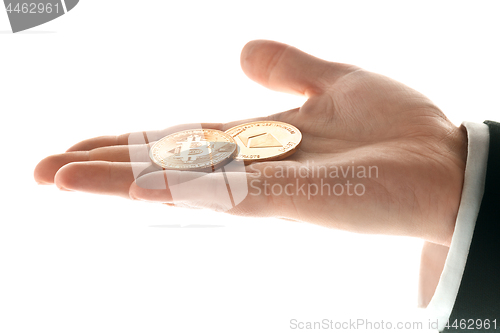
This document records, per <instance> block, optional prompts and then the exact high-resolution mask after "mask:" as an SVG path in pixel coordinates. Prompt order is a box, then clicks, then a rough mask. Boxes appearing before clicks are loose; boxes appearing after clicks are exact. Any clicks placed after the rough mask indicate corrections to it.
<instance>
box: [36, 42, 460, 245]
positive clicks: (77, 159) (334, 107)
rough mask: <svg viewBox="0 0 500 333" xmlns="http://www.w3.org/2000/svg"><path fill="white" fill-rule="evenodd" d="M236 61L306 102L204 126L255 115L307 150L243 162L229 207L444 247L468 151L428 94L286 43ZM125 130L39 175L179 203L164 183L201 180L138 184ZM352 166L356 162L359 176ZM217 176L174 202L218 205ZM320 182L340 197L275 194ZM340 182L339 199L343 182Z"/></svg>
mask: <svg viewBox="0 0 500 333" xmlns="http://www.w3.org/2000/svg"><path fill="white" fill-rule="evenodd" d="M241 65H242V68H243V71H244V72H245V73H246V74H247V76H248V77H250V78H251V79H252V80H254V81H256V82H258V83H260V84H262V85H263V86H265V87H267V88H270V89H273V90H278V91H283V92H288V93H293V94H299V95H303V96H306V97H307V98H308V100H307V102H306V103H305V104H304V105H303V106H302V107H300V108H297V109H293V110H290V111H286V112H282V113H277V114H274V115H271V116H268V117H265V118H257V119H250V120H245V121H237V122H234V123H229V124H203V127H206V128H213V129H219V130H226V129H228V128H230V127H232V126H234V125H236V124H239V123H244V122H248V121H254V120H276V121H282V122H286V123H290V124H292V125H294V126H296V127H297V128H299V129H300V131H301V132H302V135H303V140H302V144H301V146H300V149H299V150H298V151H297V152H296V153H295V154H294V155H292V156H290V157H289V158H287V159H286V160H283V161H272V162H260V163H253V164H251V165H249V166H246V173H247V174H246V178H247V181H248V188H249V193H248V195H247V196H246V197H245V199H244V200H243V201H241V202H240V203H239V204H237V205H236V206H235V207H233V208H231V209H229V210H226V212H228V213H230V214H235V215H245V216H275V217H280V218H286V219H291V220H299V221H305V222H311V223H315V224H319V225H323V226H326V227H332V228H338V229H343V230H348V231H353V232H359V233H377V234H391V235H406V236H413V237H420V238H422V239H425V240H428V241H430V242H434V243H437V244H442V245H448V246H449V244H450V241H451V236H452V234H453V230H454V226H455V219H456V216H457V212H458V207H459V204H460V196H461V191H462V184H463V178H464V170H465V161H466V155H467V137H466V133H465V130H464V129H463V128H457V127H456V126H454V125H453V124H452V123H451V122H450V121H449V120H448V119H447V118H446V117H445V115H444V114H443V113H442V112H441V111H440V110H439V108H438V107H437V106H435V105H434V104H433V103H432V102H431V101H430V100H429V99H427V98H426V97H425V96H423V95H422V94H420V93H419V92H417V91H415V90H413V89H411V88H409V87H407V86H405V85H403V84H401V83H399V82H397V81H394V80H392V79H390V78H387V77H385V76H382V75H379V74H375V73H371V72H368V71H365V70H363V69H360V68H358V67H356V66H352V65H347V64H340V63H333V62H327V61H324V60H321V59H318V58H315V57H313V56H311V55H308V54H306V53H304V52H302V51H299V50H298V49H296V48H293V47H291V46H288V45H285V44H281V43H277V42H272V41H252V42H250V43H248V44H247V45H246V46H245V47H244V49H243V51H242V54H241ZM189 128H190V125H181V126H176V127H173V128H169V129H166V130H163V131H159V132H157V133H154V134H151V133H149V134H148V136H149V137H150V138H151V137H155V138H156V139H159V138H161V137H162V136H165V135H168V134H170V133H173V132H176V131H179V130H183V129H189ZM129 136H130V134H124V135H120V136H111V137H99V138H93V139H89V140H85V141H82V142H80V143H78V144H76V145H75V146H73V147H72V148H70V149H69V150H68V151H67V152H66V153H64V154H60V155H54V156H49V157H47V158H45V159H44V160H42V161H41V162H40V163H39V164H38V166H37V167H36V170H35V179H36V180H37V181H38V182H39V183H46V184H49V183H54V182H55V184H56V185H57V186H58V187H59V188H61V189H67V190H76V191H86V192H92V193H100V194H108V195H118V196H122V197H126V198H133V199H142V200H149V201H158V202H162V203H173V198H172V193H171V191H170V189H169V185H170V186H172V184H168V183H166V184H165V180H166V179H169V181H168V182H170V180H171V179H176V180H177V181H176V182H175V183H181V182H182V181H184V180H188V179H193V178H195V177H198V176H199V174H198V173H196V172H189V171H182V172H179V171H158V172H153V173H150V174H146V175H144V176H142V177H140V178H139V179H137V180H136V179H135V177H134V174H133V171H132V169H133V166H134V165H133V163H150V162H149V159H148V157H147V154H143V156H142V157H141V159H142V160H141V161H142V162H137V161H136V160H135V159H134V160H133V161H132V162H131V160H130V156H131V154H132V153H133V151H135V149H137V151H139V150H141V149H143V148H144V147H141V145H137V147H129V146H128V143H129ZM149 143H150V144H151V142H149ZM306 166H309V171H310V173H309V175H310V177H302V176H299V175H297V176H293V174H292V175H290V177H281V175H282V174H280V173H279V172H280V171H283V169H285V170H286V169H289V170H291V169H295V170H299V168H302V170H304V168H305V167H306ZM312 166H314V169H313V167H312ZM320 167H323V169H321V168H320ZM348 167H350V168H354V170H355V177H352V173H351V171H352V169H348ZM359 167H365V168H366V171H367V172H366V174H365V177H363V175H362V174H361V175H358V174H357V173H358V171H359V170H361V169H360V168H359ZM369 167H375V168H376V170H377V175H375V174H372V175H371V177H368V170H369V169H368V168H369ZM325 168H326V170H328V173H330V172H331V171H332V170H334V169H337V170H344V171H345V170H349V172H348V174H345V175H343V174H342V172H340V174H339V175H338V176H339V177H331V176H326V177H325V174H324V171H321V172H318V170H325ZM372 170H375V169H372ZM264 172H265V173H264ZM318 173H319V174H318ZM278 175H279V176H278ZM302 175H304V172H302ZM268 176H270V178H268ZM217 177H223V174H222V173H213V174H207V175H204V176H203V177H199V178H198V179H199V181H198V184H201V185H200V186H197V187H196V188H195V189H192V191H185V192H184V193H185V194H184V196H183V197H181V198H177V197H176V198H175V199H176V200H177V201H180V202H181V203H182V204H184V205H188V206H195V207H205V208H212V209H220V202H219V201H220V200H221V198H220V196H219V195H217V190H214V188H213V186H214V185H213V184H215V183H216V182H215V180H216V178H217ZM139 180H141V181H142V182H143V183H144V184H147V183H149V184H152V183H159V182H160V183H164V185H163V186H165V189H151V187H149V189H148V187H147V186H140V185H141V182H140V181H139ZM200 182H201V183H200ZM348 182H349V183H348ZM325 183H328V184H330V186H331V187H333V186H335V185H336V184H340V185H342V186H343V188H344V193H343V194H342V195H336V194H333V193H332V191H331V190H330V191H329V192H328V193H326V191H325V192H324V193H323V194H321V193H320V194H316V195H314V196H308V195H307V194H306V195H303V194H302V193H301V192H299V193H296V192H294V195H285V194H284V193H281V194H280V195H278V194H276V193H278V191H274V192H273V191H271V190H270V189H272V188H273V186H275V187H274V188H275V189H277V188H279V187H281V189H283V188H284V187H285V186H286V185H287V184H294V187H296V185H298V186H301V185H304V187H303V188H305V189H308V188H315V187H314V184H315V185H317V187H318V188H319V189H321V186H324V184H325ZM349 184H351V187H350V192H349V193H350V194H349V193H348V190H349ZM354 184H361V185H362V186H361V185H360V187H358V190H359V191H358V194H360V190H361V189H364V191H363V193H362V195H358V194H355V193H354V186H353V185H354ZM337 186H339V185H337ZM157 188H161V186H158V187H157ZM266 189H267V191H266ZM288 189H290V187H289V188H288ZM336 189H337V194H338V193H339V190H340V187H337V188H336ZM214 193H215V194H214Z"/></svg>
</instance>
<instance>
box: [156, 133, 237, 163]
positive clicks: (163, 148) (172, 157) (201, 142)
mask: <svg viewBox="0 0 500 333" xmlns="http://www.w3.org/2000/svg"><path fill="white" fill-rule="evenodd" d="M237 148H238V147H237V145H236V142H235V141H234V139H233V138H232V137H231V136H229V135H228V134H226V133H224V132H222V131H218V130H212V129H193V130H186V131H181V132H176V133H173V134H170V135H167V136H166V137H164V138H162V139H160V140H158V141H157V142H156V143H155V144H154V145H153V147H152V148H151V150H150V151H149V157H150V158H151V161H153V163H155V164H156V165H158V166H160V167H162V168H163V169H169V170H190V171H202V170H203V171H210V170H211V171H213V170H215V169H216V168H218V167H221V166H223V165H224V164H226V163H228V162H230V161H231V160H232V159H233V158H234V156H235V154H236V153H237Z"/></svg>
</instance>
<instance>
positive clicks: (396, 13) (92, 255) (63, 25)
mask: <svg viewBox="0 0 500 333" xmlns="http://www.w3.org/2000/svg"><path fill="white" fill-rule="evenodd" d="M496 7H497V6H495V3H494V2H493V1H491V2H484V1H483V2H475V3H473V2H468V3H464V2H453V3H452V2H435V1H428V2H427V1H405V2H401V1H398V2H396V1H391V2H388V1H349V2H348V1H307V2H306V1H300V2H292V1H265V2H258V1H252V2H250V1H220V2H214V1H159V0H158V1H130V0H107V1H93V0H81V1H80V3H79V4H78V5H77V6H76V7H75V8H74V9H73V10H72V11H70V12H69V13H68V14H67V15H64V16H63V17H61V18H59V19H57V20H54V21H52V22H49V23H47V24H45V25H42V26H39V27H36V28H33V29H31V30H29V31H27V32H24V33H19V34H12V33H11V32H10V31H9V30H10V26H9V22H8V18H7V14H6V13H5V11H3V9H2V10H0V32H1V33H0V110H1V129H2V130H1V133H0V135H1V140H2V141H1V143H2V149H3V153H2V154H1V171H2V176H3V179H2V189H3V191H2V193H3V195H2V204H1V205H2V206H1V208H2V214H1V223H0V332H5V333H13V332H23V333H25V332H30V333H32V332H51V333H56V332H65V333H67V332H93V333H100V332H106V333H109V332H141V333H142V332H148V333H156V332H175V333H177V332H290V331H298V330H291V329H290V328H289V326H290V324H289V322H290V320H291V319H293V318H295V319H297V320H300V321H319V320H322V319H324V318H327V319H332V320H345V319H347V320H348V319H357V318H371V319H372V320H374V321H375V320H378V321H380V320H385V321H387V320H390V319H395V320H396V319H397V320H403V319H406V318H413V317H415V316H417V314H418V312H417V310H416V295H417V280H418V265H419V256H420V248H421V244H422V243H421V241H419V240H415V239H409V238H396V237H385V236H366V235H353V234H349V233H345V232H339V231H335V230H329V229H324V228H321V227H317V226H311V225H306V224H297V223H291V222H283V221H279V220H273V219H252V218H236V217H233V216H226V215H223V214H216V213H213V212H209V211H193V210H187V209H182V208H171V207H167V206H164V205H155V204H150V203H141V202H130V201H127V200H124V199H120V198H114V197H103V196H96V195H91V194H85V193H69V192H62V191H59V190H57V189H56V188H55V187H52V186H39V185H37V184H36V183H35V182H34V180H33V176H32V173H33V169H34V167H35V166H36V164H37V163H38V161H39V160H41V159H42V158H44V157H45V156H48V155H51V154H56V153H61V152H63V151H64V150H66V149H67V148H68V147H70V146H71V145H73V144H74V143H76V142H78V141H81V140H83V139H86V138H89V137H94V136H100V135H106V134H111V135H114V134H120V133H125V132H130V131H142V130H151V129H160V128H164V127H168V126H171V125H175V124H180V123H186V122H218V121H228V120H238V119H245V118H249V117H256V116H264V115H268V114H271V113H276V112H279V111H284V110H287V109H291V108H295V107H297V106H300V105H301V104H302V103H303V102H304V99H302V98H299V97H296V96H289V95H286V94H282V93H277V92H272V91H268V90H266V89H265V88H263V87H260V86H259V85H257V84H255V83H254V82H252V81H250V80H249V79H247V78H246V77H245V75H244V74H243V72H242V71H241V69H240V66H239V55H240V51H241V49H242V47H243V46H244V44H245V43H246V42H248V41H250V40H252V39H273V40H277V41H281V42H285V43H289V44H291V45H294V46H296V47H298V48H300V49H302V50H304V51H306V52H308V53H311V54H313V55H316V56H318V57H321V58H324V59H327V60H332V61H337V62H345V63H352V64H356V65H358V66H361V67H364V68H366V69H368V70H371V71H375V72H378V73H382V74H385V75H387V76H389V77H392V78H394V79H397V80H399V81H401V82H403V83H405V84H407V85H409V86H410V87H413V88H415V89H417V90H419V91H421V92H422V93H424V94H425V95H427V96H428V97H430V98H431V99H432V100H433V101H434V102H435V103H436V104H437V105H438V106H439V107H440V108H441V109H442V110H443V111H444V112H445V114H446V115H448V117H449V118H450V119H451V120H452V121H453V122H454V123H455V124H457V125H458V124H460V122H462V121H463V120H470V121H477V122H482V121H484V120H486V119H492V120H500V117H499V110H500V106H499V102H498V95H499V91H500V83H499V80H498V77H500V66H499V63H498V59H500V52H499V48H498V40H499V36H500V21H499V20H498V15H497V13H498V10H497V8H496ZM181 221H182V222H184V223H185V224H188V225H189V224H195V225H206V226H207V227H205V228H200V227H198V228H195V227H192V228H189V227H187V228H186V227H183V228H180V227H176V226H177V225H179V224H180V222H181Z"/></svg>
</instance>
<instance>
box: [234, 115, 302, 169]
mask: <svg viewBox="0 0 500 333" xmlns="http://www.w3.org/2000/svg"><path fill="white" fill-rule="evenodd" d="M226 133H227V134H229V135H230V136H231V137H233V139H234V140H235V141H236V143H237V144H238V148H239V149H238V154H237V155H236V157H235V158H236V159H238V160H243V161H249V162H250V161H276V160H281V159H284V158H286V157H288V156H290V155H292V154H293V153H294V152H295V151H296V150H297V149H298V147H299V145H300V142H301V141H302V134H301V133H300V131H299V130H298V129H297V128H296V127H295V126H292V125H290V124H287V123H282V122H279V121H254V122H251V123H246V124H241V125H238V126H235V127H233V128H230V129H228V130H227V131H226Z"/></svg>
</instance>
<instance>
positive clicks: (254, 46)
mask: <svg viewBox="0 0 500 333" xmlns="http://www.w3.org/2000/svg"><path fill="white" fill-rule="evenodd" d="M240 61H241V68H242V69H243V72H245V74H246V75H247V76H248V77H249V78H250V79H252V80H254V81H255V82H257V83H259V84H261V85H263V86H264V87H266V88H269V89H272V90H277V91H282V92H287V93H292V94H299V95H303V96H307V97H309V96H312V95H317V94H321V93H322V92H324V91H325V89H327V88H328V87H329V86H331V84H332V83H334V82H335V81H336V80H338V79H339V78H340V77H342V76H343V75H346V74H348V73H350V72H353V71H355V70H357V69H358V67H356V66H353V65H347V64H341V63H334V62H328V61H325V60H322V59H319V58H316V57H313V56H312V55H310V54H307V53H305V52H302V51H300V50H299V49H297V48H295V47H292V46H290V45H286V44H283V43H278V42H274V41H268V40H254V41H251V42H249V43H247V44H246V45H245V47H244V48H243V50H242V51H241V59H240Z"/></svg>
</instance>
